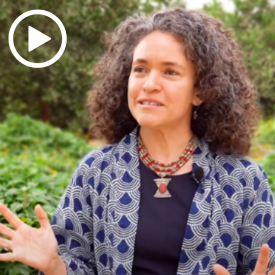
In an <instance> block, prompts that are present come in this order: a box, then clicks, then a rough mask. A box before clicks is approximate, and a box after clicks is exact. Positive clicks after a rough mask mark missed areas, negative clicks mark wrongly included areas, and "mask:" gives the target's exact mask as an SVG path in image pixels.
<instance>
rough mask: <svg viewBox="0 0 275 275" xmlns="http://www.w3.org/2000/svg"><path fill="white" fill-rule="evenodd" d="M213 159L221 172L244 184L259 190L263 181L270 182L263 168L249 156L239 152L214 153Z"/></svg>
mask: <svg viewBox="0 0 275 275" xmlns="http://www.w3.org/2000/svg"><path fill="white" fill-rule="evenodd" d="M212 156H213V161H214V165H215V167H216V170H218V172H219V174H221V175H225V176H226V177H227V178H231V179H236V180H238V181H240V182H241V183H242V185H243V186H246V187H250V188H253V189H254V190H257V189H258V188H259V186H260V183H262V182H264V181H265V182H268V177H267V175H266V173H265V171H264V170H263V168H262V167H261V166H260V165H259V164H257V163H256V162H255V161H254V160H253V159H252V158H250V157H249V156H241V155H237V154H213V155H212Z"/></svg>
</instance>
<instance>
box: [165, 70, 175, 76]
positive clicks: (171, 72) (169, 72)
mask: <svg viewBox="0 0 275 275" xmlns="http://www.w3.org/2000/svg"><path fill="white" fill-rule="evenodd" d="M166 73H168V74H170V75H177V73H176V72H175V71H174V70H167V71H166Z"/></svg>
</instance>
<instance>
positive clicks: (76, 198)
mask: <svg viewBox="0 0 275 275" xmlns="http://www.w3.org/2000/svg"><path fill="white" fill-rule="evenodd" d="M197 166H201V167H202V168H203V170H204V175H205V178H204V180H202V181H201V182H200V183H199V184H198V189H197V191H196V193H195V196H194V199H193V202H192V205H191V209H190V213H189V218H188V224H187V228H186V231H185V236H184V239H183V242H182V250H181V253H180V259H179V264H178V271H177V274H178V275H187V274H192V275H206V274H207V275H208V274H211V275H214V271H213V269H212V267H213V265H214V264H215V263H219V264H221V265H223V266H224V267H226V268H227V269H228V271H229V272H230V274H231V275H235V274H237V275H246V274H249V273H251V272H252V271H253V270H254V267H255V263H256V261H257V258H258V255H259V252H260V247H261V245H262V244H264V243H267V244H269V246H270V248H271V252H270V259H271V261H270V264H269V268H271V267H272V266H273V265H274V261H275V253H274V251H275V211H274V197H273V194H272V192H271V189H270V187H269V184H268V180H267V177H266V174H265V173H264V171H263V170H262V169H261V168H260V167H258V166H257V165H256V164H255V163H253V162H252V161H251V160H249V159H248V158H243V157H240V156H237V155H221V154H214V153H211V152H210V150H209V148H208V146H207V144H206V143H205V142H204V141H203V140H200V144H199V147H198V148H197V150H196V151H195V154H194V161H193V172H194V171H195V169H196V167H197ZM139 201H140V174H139V157H138V151H137V128H136V129H135V130H134V131H133V132H132V133H130V134H129V135H127V136H125V137H124V138H123V139H122V140H121V141H120V142H119V143H117V144H114V145H111V146H105V147H103V148H100V149H96V150H94V151H92V152H90V153H89V154H88V155H87V156H86V157H84V158H83V160H82V161H81V162H80V164H79V166H78V168H77V170H76V172H75V173H74V176H73V178H72V180H71V182H70V184H69V186H68V188H67V190H66V192H65V194H64V196H63V198H62V200H61V201H60V204H59V206H58V209H57V211H56V214H55V216H54V218H53V221H52V227H53V230H54V233H55V235H56V238H57V240H58V244H59V253H60V255H61V256H62V257H63V259H64V261H65V263H66V265H67V269H68V274H69V275H73V274H79V275H84V274H86V275H88V274H89V275H93V274H99V275H105V274H106V275H107V274H117V275H130V274H131V270H132V266H133V256H134V245H135V236H136V231H137V224H138V217H139V216H138V215H139V214H138V209H139ZM40 274H42V273H40ZM175 275H176V274H175Z"/></svg>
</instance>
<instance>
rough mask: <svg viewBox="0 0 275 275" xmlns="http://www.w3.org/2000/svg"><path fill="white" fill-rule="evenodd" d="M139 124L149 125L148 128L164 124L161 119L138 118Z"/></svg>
mask: <svg viewBox="0 0 275 275" xmlns="http://www.w3.org/2000/svg"><path fill="white" fill-rule="evenodd" d="M138 124H139V125H140V126H142V127H148V128H156V127H159V126H161V125H162V123H161V121H156V120H148V119H140V120H138Z"/></svg>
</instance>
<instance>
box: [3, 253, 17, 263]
mask: <svg viewBox="0 0 275 275" xmlns="http://www.w3.org/2000/svg"><path fill="white" fill-rule="evenodd" d="M14 255H15V254H14V253H12V252H11V253H1V254H0V262H13V261H16V259H15V258H14Z"/></svg>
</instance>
